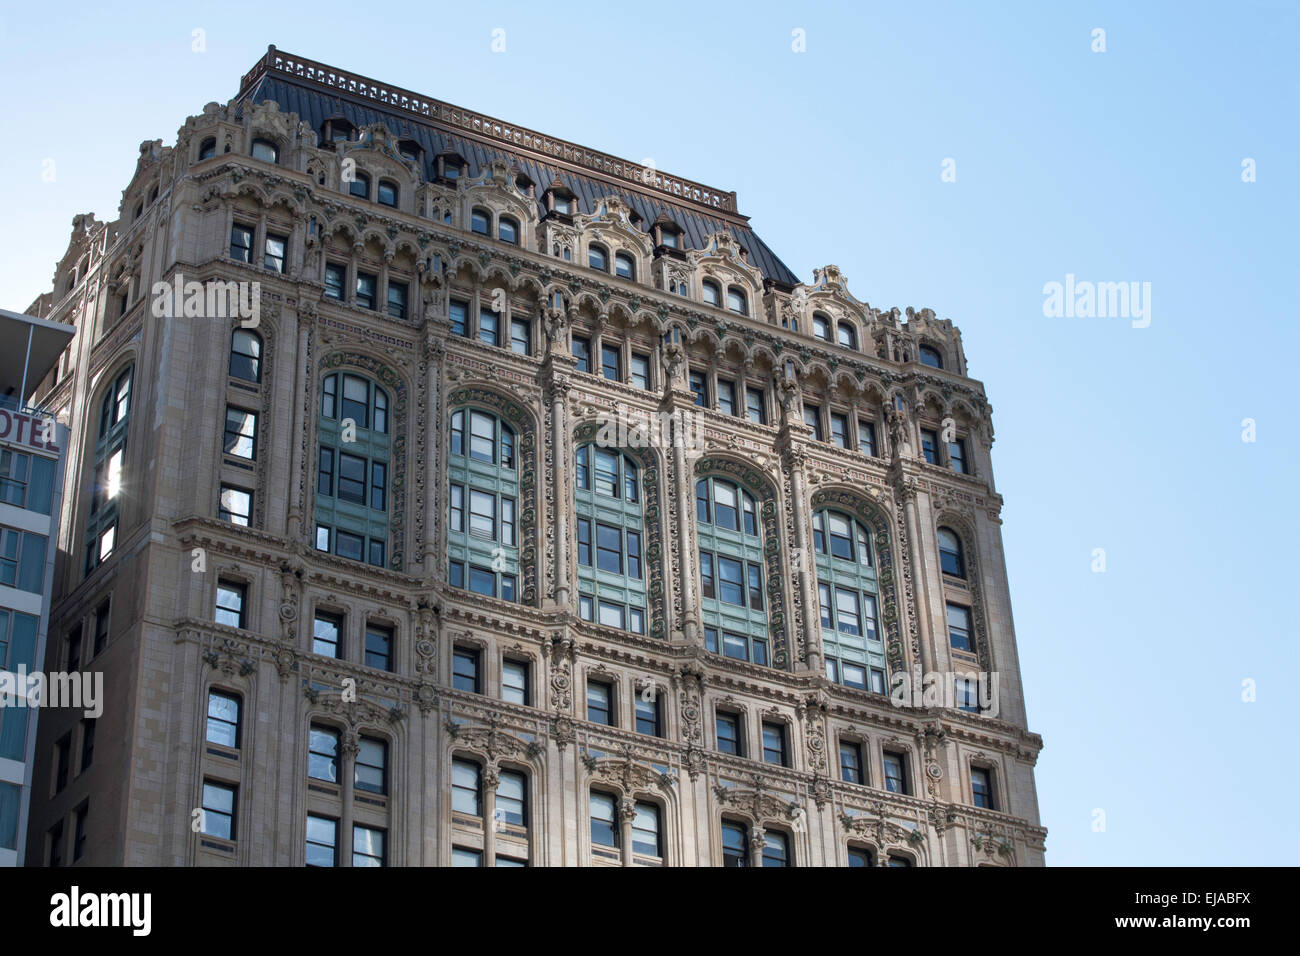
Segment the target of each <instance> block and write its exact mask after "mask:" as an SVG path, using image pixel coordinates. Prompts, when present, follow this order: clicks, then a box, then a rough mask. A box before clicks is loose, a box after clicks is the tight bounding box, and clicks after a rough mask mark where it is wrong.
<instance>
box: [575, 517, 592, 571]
mask: <svg viewBox="0 0 1300 956" xmlns="http://www.w3.org/2000/svg"><path fill="white" fill-rule="evenodd" d="M578 563H579V564H581V565H582V566H583V567H585V568H589V567H591V521H590V520H589V519H587V518H579V519H578Z"/></svg>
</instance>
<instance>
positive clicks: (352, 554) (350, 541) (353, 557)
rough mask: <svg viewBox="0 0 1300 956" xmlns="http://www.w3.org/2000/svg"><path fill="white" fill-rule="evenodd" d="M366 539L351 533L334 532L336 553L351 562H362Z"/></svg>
mask: <svg viewBox="0 0 1300 956" xmlns="http://www.w3.org/2000/svg"><path fill="white" fill-rule="evenodd" d="M365 545H366V539H365V538H363V537H361V535H359V534H352V533H351V532H350V531H342V530H336V531H335V532H334V553H335V554H337V555H338V556H339V557H340V558H347V559H348V560H349V561H360V560H361V558H362V556H363V551H364V549H365Z"/></svg>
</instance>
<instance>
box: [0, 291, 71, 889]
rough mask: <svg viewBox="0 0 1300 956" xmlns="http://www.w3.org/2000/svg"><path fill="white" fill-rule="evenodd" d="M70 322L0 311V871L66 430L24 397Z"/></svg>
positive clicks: (26, 801) (10, 834) (5, 858)
mask: <svg viewBox="0 0 1300 956" xmlns="http://www.w3.org/2000/svg"><path fill="white" fill-rule="evenodd" d="M73 334H74V329H73V327H72V326H71V325H67V324H56V323H53V322H47V321H45V320H44V319H39V318H35V317H33V316H30V315H19V314H17V313H14V312H8V311H5V310H3V309H0V866H21V865H22V864H23V863H24V861H25V856H26V844H27V840H26V837H27V827H28V818H29V808H30V805H31V797H32V794H33V792H35V793H37V794H42V791H43V787H42V782H41V781H40V780H38V779H36V778H34V777H33V766H34V762H35V756H36V736H37V735H36V728H37V723H38V718H39V717H40V715H41V714H42V713H44V712H48V711H43V710H42V707H43V706H46V705H49V704H51V703H55V704H61V703H62V702H63V698H62V697H61V696H60V697H59V698H58V699H57V700H55V699H52V698H51V697H50V696H49V695H48V694H47V693H46V694H45V696H42V694H43V693H44V692H45V690H46V688H45V686H44V685H43V684H39V683H36V682H35V681H36V680H37V677H36V675H37V674H39V673H41V668H42V662H43V661H44V660H45V646H46V632H47V625H48V624H49V615H50V592H51V587H52V585H53V582H54V566H55V547H56V545H57V542H58V540H59V536H58V524H59V514H60V509H61V504H62V495H63V449H64V448H65V447H66V446H67V440H68V428H67V426H66V425H64V424H61V423H60V422H58V421H56V420H55V418H54V417H53V415H52V414H51V413H50V412H49V410H48V409H46V408H42V407H39V406H33V405H29V404H28V399H29V398H31V397H32V393H33V392H34V391H35V390H36V388H37V386H38V384H39V383H40V382H41V380H42V379H44V378H45V377H46V375H47V374H48V373H49V371H50V369H51V368H53V367H54V365H55V363H56V362H58V360H59V356H60V354H61V353H62V352H63V351H64V349H65V348H66V346H67V344H68V341H69V340H70V339H71V338H72V337H73Z"/></svg>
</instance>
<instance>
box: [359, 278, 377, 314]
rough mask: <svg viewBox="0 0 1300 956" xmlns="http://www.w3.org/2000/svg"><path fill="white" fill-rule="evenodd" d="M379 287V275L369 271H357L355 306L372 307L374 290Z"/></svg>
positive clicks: (373, 304)
mask: <svg viewBox="0 0 1300 956" xmlns="http://www.w3.org/2000/svg"><path fill="white" fill-rule="evenodd" d="M378 288H379V277H378V276H375V275H372V274H371V273H369V272H358V273H357V308H360V309H373V308H374V307H375V292H376V290H377V289H378Z"/></svg>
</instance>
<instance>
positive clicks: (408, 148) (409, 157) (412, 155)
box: [397, 139, 424, 163]
mask: <svg viewBox="0 0 1300 956" xmlns="http://www.w3.org/2000/svg"><path fill="white" fill-rule="evenodd" d="M397 155H398V156H401V157H402V159H404V160H406V161H407V162H408V163H419V162H420V161H421V159H422V158H423V156H424V147H422V146H421V145H420V144H419V143H417V142H416V141H415V140H413V139H403V140H399V141H398V143H397Z"/></svg>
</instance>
